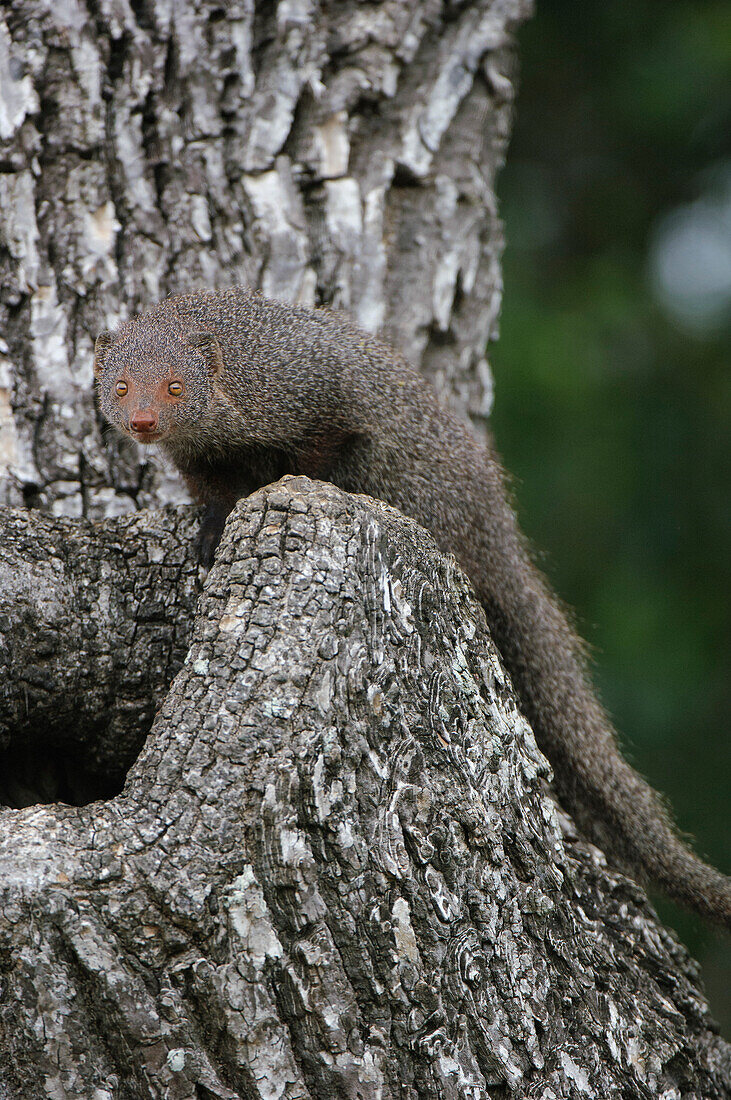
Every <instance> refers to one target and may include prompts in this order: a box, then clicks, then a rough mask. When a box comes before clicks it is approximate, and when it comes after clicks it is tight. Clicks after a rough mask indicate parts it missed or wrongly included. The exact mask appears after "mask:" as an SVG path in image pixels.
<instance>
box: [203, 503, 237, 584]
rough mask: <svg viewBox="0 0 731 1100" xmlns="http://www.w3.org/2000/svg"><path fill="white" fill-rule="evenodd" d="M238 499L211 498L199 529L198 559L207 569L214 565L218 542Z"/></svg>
mask: <svg viewBox="0 0 731 1100" xmlns="http://www.w3.org/2000/svg"><path fill="white" fill-rule="evenodd" d="M235 503H236V501H233V502H229V501H223V500H220V499H213V500H209V501H208V502H207V504H206V510H205V512H204V513H203V518H202V519H201V525H200V527H199V529H198V540H197V543H196V549H197V551H198V561H199V562H200V563H201V565H202V566H204V567H205V568H206V569H210V568H211V566H212V565H213V559H214V558H215V556H216V550H217V549H218V544H219V542H220V541H221V535H222V534H223V529H224V527H225V526H226V520H227V519H228V517H229V515H230V514H231V511H232V509H233V507H234V504H235Z"/></svg>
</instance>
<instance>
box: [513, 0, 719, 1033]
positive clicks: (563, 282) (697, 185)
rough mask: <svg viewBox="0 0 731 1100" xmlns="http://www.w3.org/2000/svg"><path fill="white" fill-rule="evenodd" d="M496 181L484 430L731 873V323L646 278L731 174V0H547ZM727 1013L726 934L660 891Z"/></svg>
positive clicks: (711, 846) (527, 53) (607, 668)
mask: <svg viewBox="0 0 731 1100" xmlns="http://www.w3.org/2000/svg"><path fill="white" fill-rule="evenodd" d="M519 55H520V60H521V91H520V95H519V99H518V104H517V116H516V120H515V129H514V137H513V141H512V144H511V147H510V150H509V153H508V161H507V165H506V167H505V169H504V171H503V174H502V176H501V179H500V183H499V192H500V198H501V211H502V215H503V217H504V220H505V225H506V240H507V250H506V254H505V262H504V273H505V294H504V304H503V313H502V323H501V335H500V340H499V342H498V343H497V345H496V346H495V348H494V349H493V352H492V363H493V368H494V372H495V376H496V394H497V399H496V405H495V411H494V414H493V428H494V432H495V437H496V440H497V444H498V449H499V450H500V451H501V452H502V454H503V456H504V458H505V462H506V465H507V467H508V469H509V470H510V471H511V472H512V474H513V475H514V477H515V495H516V498H517V503H518V508H519V512H520V515H521V521H522V525H523V527H524V529H525V530H526V532H527V533H528V534H529V536H530V537H531V538H532V540H533V542H534V544H535V545H536V546H537V547H539V548H541V550H542V551H546V554H545V556H544V557H542V558H540V561H541V564H542V566H543V568H544V569H545V571H546V572H547V573H548V575H549V576H550V577H551V579H552V581H553V584H554V586H555V588H556V589H557V591H558V592H559V593H560V594H561V596H562V597H563V599H565V600H566V602H567V603H568V604H570V605H571V606H573V607H574V608H575V609H576V612H577V620H578V623H579V625H580V630H581V633H582V634H583V635H584V636H585V637H586V638H587V639H588V640H589V642H590V643H591V644H592V646H593V647H594V653H595V663H596V681H597V683H598V686H599V690H600V694H601V696H602V698H603V700H604V702H605V704H606V705H607V707H608V709H609V711H610V713H611V714H612V715H613V717H614V719H615V721H616V725H617V728H618V729H619V730H620V731H621V735H622V740H623V744H624V747H625V751H626V755H627V756H628V757H629V758H630V759H631V760H632V761H633V763H634V764H635V766H636V767H637V768H638V770H639V771H640V772H642V773H643V774H644V775H645V776H646V777H647V778H648V779H649V780H650V781H651V783H652V784H653V786H655V787H656V788H658V789H659V790H662V791H664V792H665V793H666V794H667V796H668V798H669V800H670V802H671V804H672V806H673V809H674V813H675V817H676V820H677V821H678V823H679V825H680V827H681V829H682V830H684V831H687V832H688V833H690V834H692V836H693V837H694V838H695V846H696V848H697V849H698V850H699V851H700V852H701V853H703V854H704V855H705V856H707V857H708V858H709V859H710V860H711V862H713V863H714V864H716V865H717V866H719V867H721V868H722V869H723V870H724V871H726V872H727V873H731V740H730V739H729V736H728V727H729V713H730V712H731V697H730V695H729V685H731V660H730V652H729V618H728V605H729V600H728V597H729V570H728V560H729V548H730V547H731V537H730V536H731V514H730V511H729V499H728V492H729V454H730V453H731V438H730V433H729V426H730V425H731V369H730V367H731V354H730V352H731V323H729V321H728V319H727V320H726V322H725V324H724V323H723V322H721V323H720V324H719V323H716V325H715V327H713V328H711V329H708V330H706V331H701V330H695V331H688V330H683V328H682V326H681V323H680V322H679V321H678V320H677V319H674V318H673V316H672V315H670V314H668V313H666V312H664V311H663V309H662V307H661V305H659V304H658V303H657V302H656V301H655V299H654V297H653V287H652V285H651V281H650V279H649V278H648V262H649V250H650V248H651V242H652V239H653V233H655V231H656V228H657V226H658V224H659V223H660V222H661V220H662V218H663V217H664V216H666V215H667V214H668V213H670V212H671V211H672V210H673V209H676V208H682V207H683V206H684V205H687V204H688V203H691V202H693V200H695V199H697V197H698V196H699V194H702V192H703V189H704V187H707V186H708V179H709V169H713V168H717V167H718V166H719V165H721V166H723V165H724V164H725V166H726V170H728V171H730V172H731V147H730V146H729V140H730V139H731V95H730V92H731V5H729V3H728V2H727V0H723V2H694V3H692V4H691V3H682V2H678V0H672V2H664V3H661V2H658V0H614V2H613V3H611V4H606V3H603V2H600V0H584V3H582V4H576V3H575V2H573V0H544V2H543V3H540V0H539V4H538V10H537V13H536V15H535V17H534V18H533V20H532V21H530V22H529V23H528V24H527V25H526V27H525V28H524V30H523V31H522V32H521V33H520V36H519ZM659 907H660V910H661V913H662V915H663V917H664V918H665V919H666V920H667V921H668V922H669V923H671V924H673V925H674V926H675V927H676V928H677V929H678V931H679V934H680V935H681V937H682V938H683V939H684V940H685V942H686V943H687V944H688V946H689V947H690V949H691V951H692V952H693V954H694V955H695V956H696V957H697V958H699V959H700V961H701V963H702V965H703V968H704V980H705V983H706V988H707V990H708V993H709V996H710V998H711V1001H712V1005H713V1008H714V1012H715V1014H716V1016H717V1018H719V1019H720V1020H721V1021H722V1023H723V1026H724V1029H725V1031H726V1032H727V1033H731V941H730V940H729V938H728V937H722V936H720V935H719V934H717V933H714V932H712V931H711V930H710V929H708V928H707V927H706V926H705V925H704V924H703V923H702V922H700V921H697V920H695V919H693V918H691V917H689V916H687V915H686V914H684V913H681V912H680V911H679V910H677V909H676V908H674V907H672V906H670V905H668V904H667V903H663V904H661V905H660V906H659Z"/></svg>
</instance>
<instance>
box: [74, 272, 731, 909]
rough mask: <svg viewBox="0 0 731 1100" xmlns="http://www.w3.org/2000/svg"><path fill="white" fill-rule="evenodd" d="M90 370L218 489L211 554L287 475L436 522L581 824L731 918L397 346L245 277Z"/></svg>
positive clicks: (137, 425) (644, 874) (211, 511)
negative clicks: (242, 511) (249, 507)
mask: <svg viewBox="0 0 731 1100" xmlns="http://www.w3.org/2000/svg"><path fill="white" fill-rule="evenodd" d="M94 368H95V374H96V376H97V379H98V381H99V387H100V392H101V408H102V411H103V413H104V415H105V416H106V417H107V419H108V420H109V421H110V422H111V423H112V424H113V425H114V426H115V427H116V428H118V429H119V430H120V431H122V432H124V433H126V434H127V435H130V436H131V437H132V438H133V439H136V440H137V441H138V442H140V443H160V444H161V445H162V447H163V449H164V450H165V451H166V452H167V454H168V455H169V456H170V458H171V459H172V461H173V462H174V464H175V465H176V466H177V468H178V469H179V470H180V472H181V473H182V474H183V476H184V478H185V480H186V481H187V483H188V486H189V487H190V489H191V491H192V492H193V494H194V495H195V496H196V497H198V498H199V499H200V500H202V501H203V502H204V503H205V504H206V505H207V508H206V512H205V515H204V519H203V523H202V527H201V542H200V548H201V553H202V557H203V559H204V560H205V561H206V562H210V561H211V559H212V557H213V554H214V552H215V548H216V545H217V543H218V540H219V539H220V536H221V532H222V530H223V526H224V523H225V520H226V516H227V515H228V513H229V512H230V511H231V509H232V508H233V506H234V504H235V503H236V501H237V500H238V499H239V498H240V497H242V496H245V495H247V494H248V493H250V492H252V491H253V490H255V489H257V488H260V487H261V486H262V485H265V484H267V483H268V482H270V481H273V480H275V479H277V478H279V477H281V476H282V475H283V474H285V473H293V474H307V475H308V476H309V477H313V478H321V479H325V480H328V481H331V482H333V483H334V484H335V485H338V486H340V487H341V488H342V489H345V490H347V491H348V492H358V493H367V494H369V495H370V496H373V497H377V498H379V499H381V500H384V501H386V502H388V503H389V504H392V505H394V506H395V507H396V508H399V509H400V510H401V511H402V512H405V513H406V514H407V515H409V516H412V517H413V518H414V519H416V520H417V521H419V522H420V523H421V524H422V525H423V526H424V527H426V528H427V529H428V530H429V531H431V532H432V534H433V535H434V536H435V538H436V540H437V542H438V543H439V545H440V546H441V547H442V549H443V550H445V551H447V552H452V553H454V555H455V556H456V558H457V559H458V561H459V562H460V563H461V565H462V566H463V568H464V569H465V571H466V573H467V574H468V576H469V577H470V578H471V580H472V583H473V585H474V587H475V589H476V591H477V595H478V597H479V599H480V601H481V602H482V604H483V606H484V608H485V611H486V613H487V620H488V623H489V625H490V629H491V631H492V634H493V636H494V638H495V641H496V643H497V646H498V648H499V649H500V652H501V654H502V656H503V659H504V660H505V663H506V665H507V667H508V670H509V672H510V675H511V677H512V679H513V682H514V684H515V687H516V689H517V692H518V695H519V698H520V700H521V704H522V707H523V709H524V712H525V714H526V716H527V717H528V719H529V721H530V722H531V724H532V726H533V729H534V731H535V735H536V739H537V740H538V743H539V745H540V747H541V749H542V750H543V752H544V753H545V754H546V756H547V757H548V758H549V760H550V762H551V764H552V766H553V769H554V773H555V782H556V789H557V793H558V796H559V798H560V799H561V801H562V802H563V804H564V805H565V806H566V808H567V809H569V810H570V811H571V812H572V813H573V815H574V817H575V818H576V820H577V821H578V823H579V825H580V827H581V828H582V829H583V830H584V831H585V833H586V834H587V835H588V836H590V837H591V838H592V839H594V840H596V841H597V842H598V843H599V844H600V845H601V846H602V847H604V848H605V849H607V850H608V851H609V852H610V854H612V855H614V857H615V859H616V860H617V861H618V863H619V864H620V865H621V866H623V867H625V868H628V869H630V870H631V871H633V872H634V873H635V874H636V875H637V876H638V877H639V878H641V879H644V880H647V879H649V880H651V881H654V882H655V883H657V884H658V885H659V886H660V887H661V888H662V889H663V890H664V891H665V892H666V893H667V894H669V895H670V896H671V897H673V898H675V899H677V900H678V901H680V902H682V903H685V904H686V905H688V906H690V907H692V908H694V909H696V910H698V911H699V912H700V913H702V914H704V915H705V916H706V917H708V918H710V919H712V920H714V921H717V922H718V923H721V924H724V925H726V926H727V927H731V879H728V878H726V877H725V876H724V875H722V874H720V873H719V872H718V871H716V870H714V869H713V868H712V867H709V866H707V865H706V864H705V863H703V862H702V861H701V860H700V859H699V858H698V857H697V856H695V855H694V854H693V853H692V852H691V851H690V850H689V849H688V848H687V847H686V846H685V845H684V844H683V843H682V842H681V841H680V840H679V838H678V836H677V835H676V833H675V831H674V828H673V826H672V824H671V822H670V820H669V818H668V815H667V814H666V812H665V810H664V809H663V806H662V804H661V802H660V800H659V798H658V796H657V795H656V794H655V793H654V791H653V790H652V789H651V788H650V787H649V786H648V785H647V784H646V783H645V782H644V780H642V779H641V778H640V776H638V775H637V774H636V773H635V772H634V771H633V770H632V768H631V767H630V766H629V765H628V764H627V763H626V761H625V760H624V759H623V758H622V757H621V755H620V753H619V750H618V748H617V743H616V739H615V733H614V730H613V729H612V725H611V723H610V721H609V719H608V717H607V715H606V714H605V712H604V710H603V709H602V706H601V705H600V703H599V702H598V700H597V698H596V696H595V694H594V692H593V690H592V688H591V685H590V682H589V677H588V673H587V664H586V658H585V651H584V646H583V644H582V642H581V641H580V640H579V639H578V637H577V636H576V634H575V633H574V631H573V630H572V628H571V626H570V625H569V622H568V620H567V618H566V616H565V614H564V613H563V611H562V610H561V607H560V605H559V603H558V601H557V599H556V598H555V597H554V596H553V595H552V593H551V591H550V589H549V587H548V584H547V582H546V581H545V580H544V578H543V577H542V576H541V574H540V573H539V572H538V570H537V569H536V567H535V566H534V565H533V563H532V561H531V557H530V553H529V551H528V548H527V546H526V541H525V539H524V538H523V536H522V534H521V532H520V530H519V528H518V525H517V520H516V517H515V514H514V512H513V509H512V507H511V505H510V502H509V498H508V493H507V491H506V487H505V476H504V474H503V471H502V469H501V467H500V464H499V462H498V460H497V458H496V457H495V455H494V454H493V452H492V451H491V450H490V449H488V447H486V446H485V445H484V444H483V443H482V442H480V441H478V439H477V438H476V437H475V436H474V435H473V434H472V433H471V431H470V430H469V428H468V427H467V426H466V425H464V424H463V423H462V422H461V421H460V420H459V419H458V418H457V416H456V415H454V414H453V413H451V412H450V411H449V410H448V409H447V408H445V407H443V405H442V404H441V403H440V402H439V401H438V400H437V397H436V395H435V394H434V392H433V391H432V390H431V388H430V387H429V385H428V384H427V382H426V381H425V380H424V379H423V378H422V377H421V375H420V374H419V373H418V371H416V370H415V369H414V368H412V367H411V366H410V365H409V364H408V363H407V362H406V361H405V360H404V359H403V357H402V356H401V355H400V354H399V353H398V352H397V351H395V350H393V349H392V348H390V347H388V346H387V345H386V344H385V343H383V342H382V341H381V340H379V339H377V338H376V337H374V336H371V335H369V334H368V333H366V332H364V331H362V330H361V329H359V328H358V327H357V326H356V325H355V324H354V323H352V322H351V321H349V320H348V319H347V318H346V317H344V316H343V315H342V314H339V313H329V312H327V311H326V310H321V309H316V310H308V309H304V308H299V307H295V306H291V305H287V304H284V303H281V302H275V301H271V300H268V299H266V298H264V297H262V296H261V295H259V294H258V293H255V292H252V291H249V290H247V289H245V288H240V287H234V288H232V289H229V290H223V291H219V292H212V293H196V294H188V295H181V296H179V297H172V298H169V299H167V300H166V301H164V302H161V303H160V304H159V305H157V306H155V307H154V308H153V309H152V310H150V311H149V312H148V313H144V314H142V315H140V316H138V317H134V318H133V319H132V320H130V321H127V322H126V323H125V324H123V325H121V326H120V328H119V329H118V330H117V331H116V332H114V333H111V332H102V333H101V335H100V336H99V337H98V338H97V340H96V345H95V363H94Z"/></svg>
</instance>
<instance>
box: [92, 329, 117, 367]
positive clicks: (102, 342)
mask: <svg viewBox="0 0 731 1100" xmlns="http://www.w3.org/2000/svg"><path fill="white" fill-rule="evenodd" d="M113 343H114V334H113V333H112V332H100V333H99V335H98V336H97V338H96V340H95V341H94V375H95V376H96V377H97V378H101V376H102V374H103V373H104V360H105V359H106V357H107V352H108V351H109V349H110V347H111V346H112V344H113Z"/></svg>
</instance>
